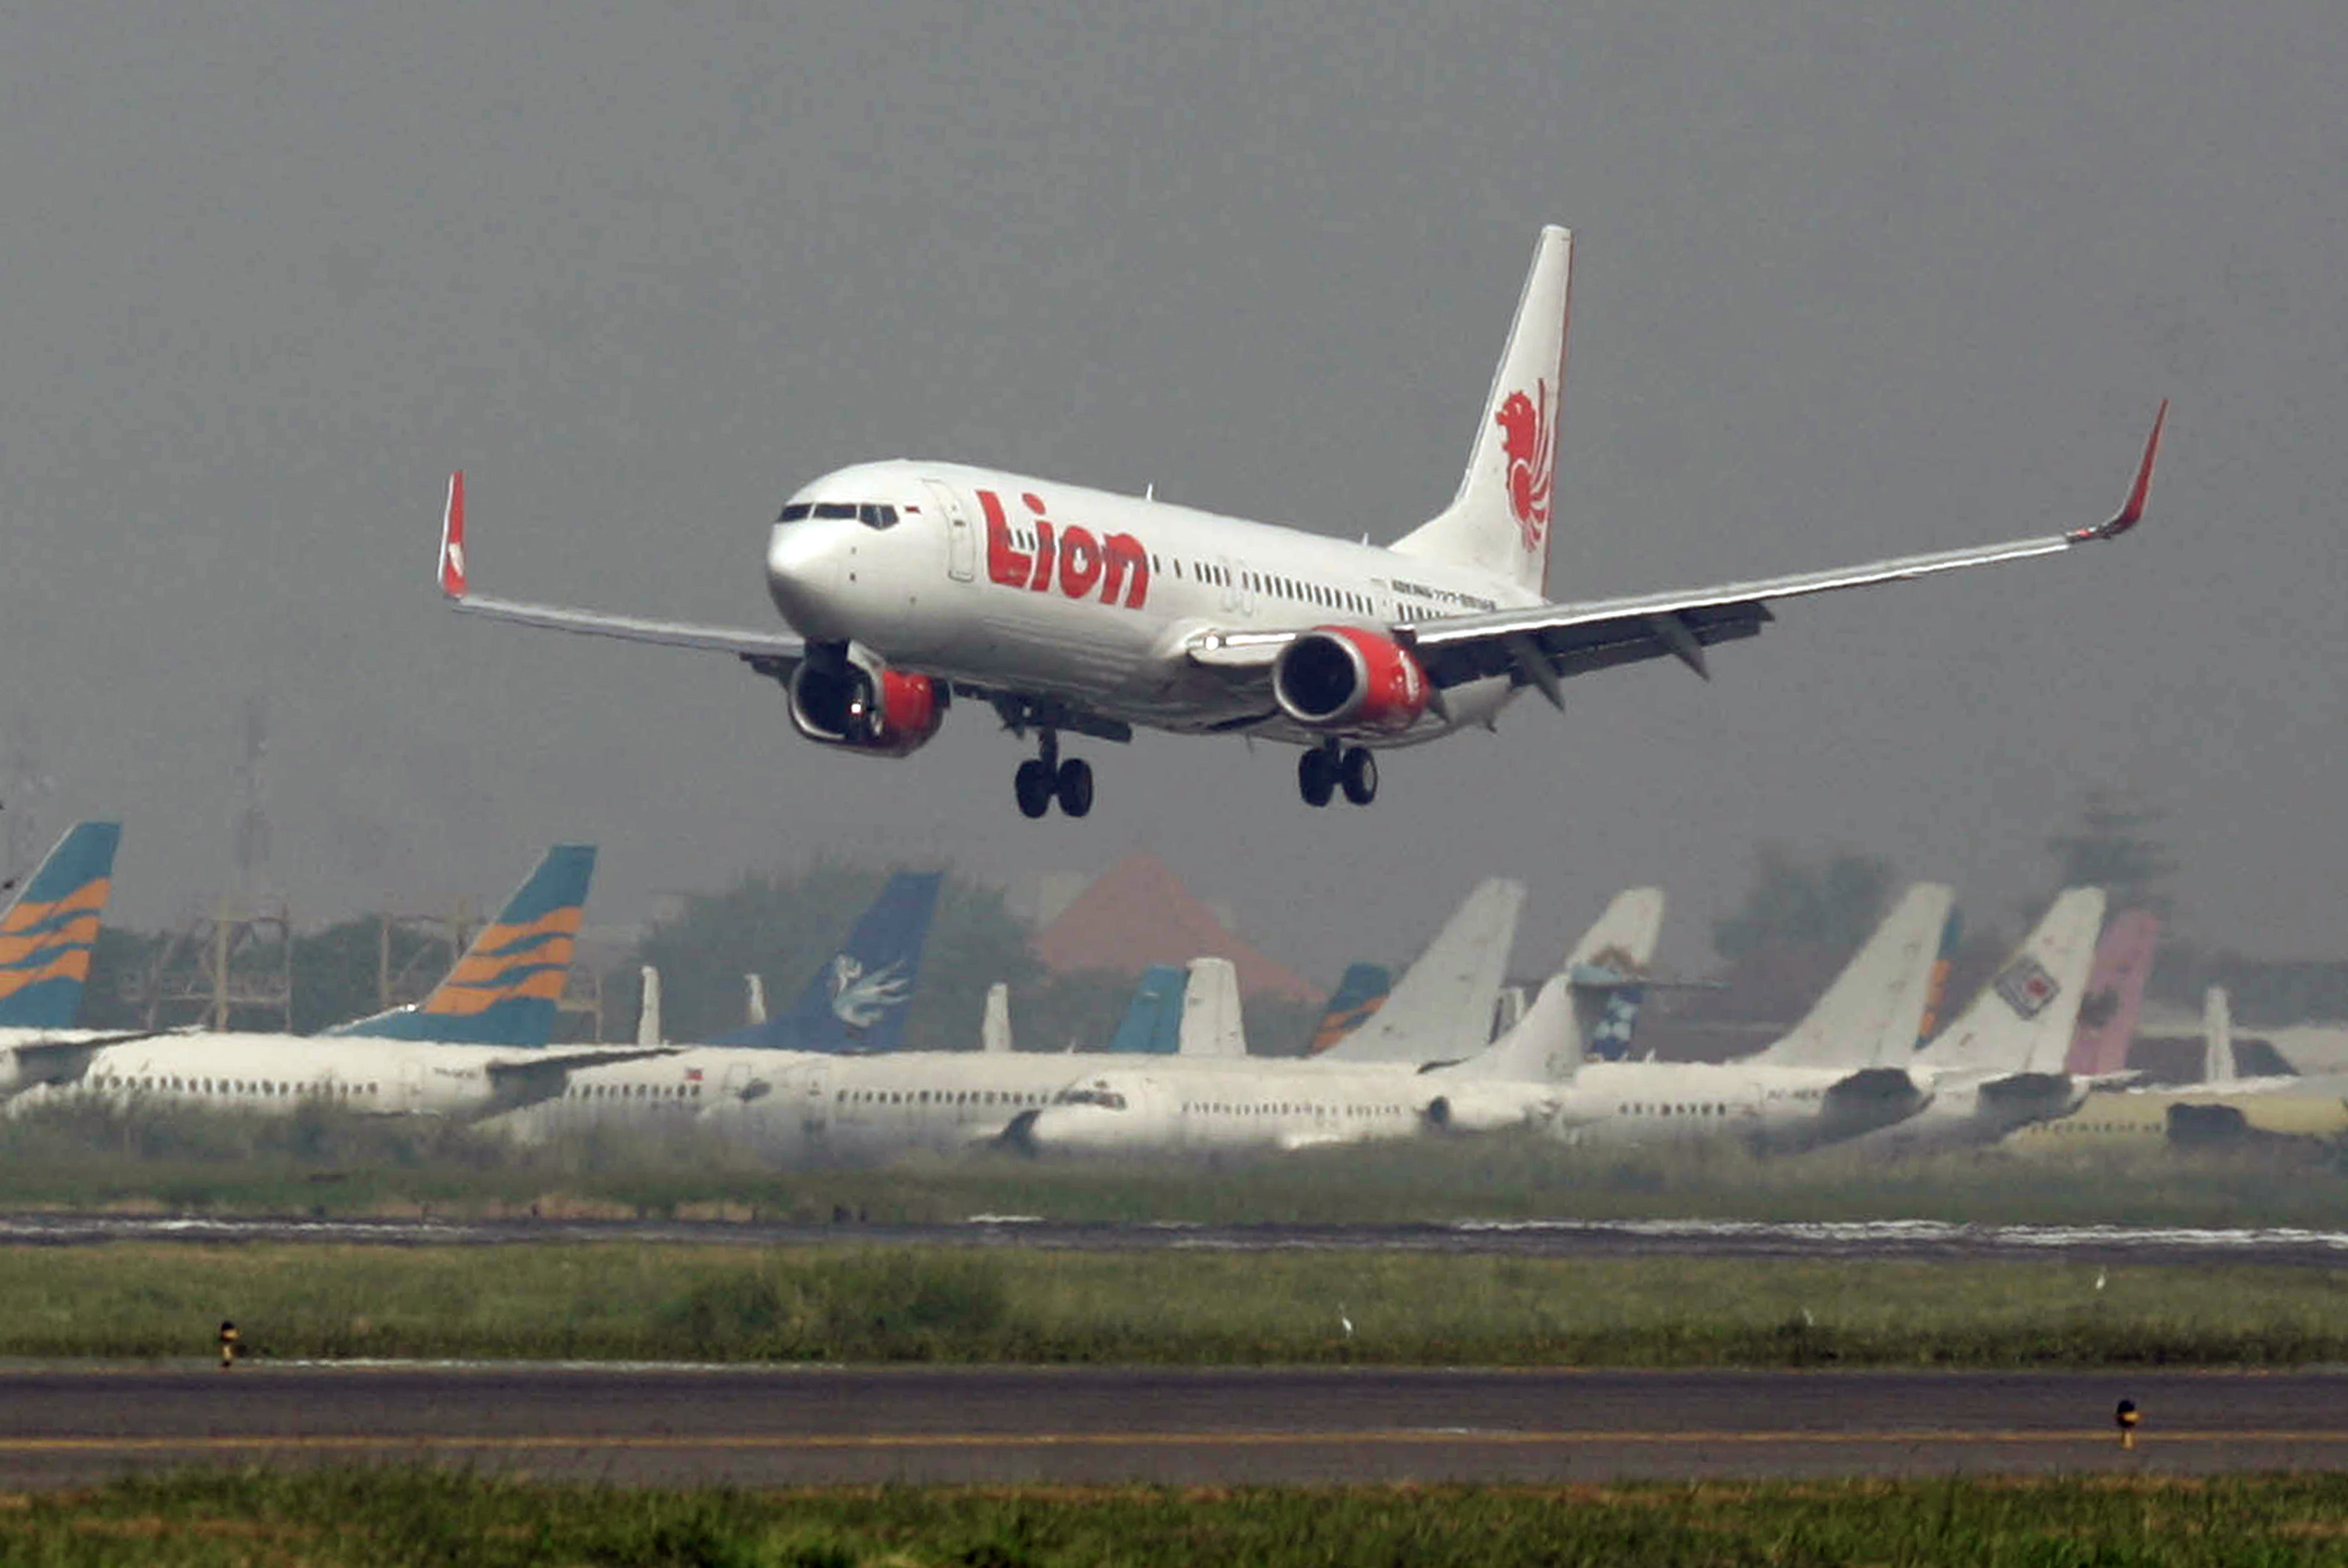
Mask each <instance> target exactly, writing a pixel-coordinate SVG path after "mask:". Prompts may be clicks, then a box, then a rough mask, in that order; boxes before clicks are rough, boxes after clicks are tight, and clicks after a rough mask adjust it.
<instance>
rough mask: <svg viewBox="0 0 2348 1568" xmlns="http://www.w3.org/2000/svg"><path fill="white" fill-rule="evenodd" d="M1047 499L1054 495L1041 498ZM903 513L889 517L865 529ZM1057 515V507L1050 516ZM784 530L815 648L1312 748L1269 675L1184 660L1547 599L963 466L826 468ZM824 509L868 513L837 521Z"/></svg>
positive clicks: (775, 578)
mask: <svg viewBox="0 0 2348 1568" xmlns="http://www.w3.org/2000/svg"><path fill="white" fill-rule="evenodd" d="M1031 501H1032V502H1033V503H1035V504H1033V505H1031V504H1030V503H1031ZM801 507H806V508H808V509H809V515H808V516H804V517H796V518H791V519H790V520H787V521H784V522H781V523H778V525H777V526H776V528H775V530H774V535H773V538H772V541H771V543H770V544H769V546H768V548H767V587H768V590H769V592H770V593H771V594H772V596H773V598H774V600H775V603H776V605H777V607H778V608H779V609H780V610H782V612H783V615H784V618H785V619H786V620H788V621H789V622H790V623H791V626H792V627H793V629H794V630H798V632H799V633H801V634H802V635H803V636H805V637H807V638H808V639H809V640H810V641H818V642H845V641H854V642H856V643H859V644H860V645H862V646H864V647H866V648H869V649H870V650H872V651H874V652H876V653H878V654H880V656H881V657H882V658H883V659H885V660H886V661H888V662H889V663H890V665H891V667H894V668H901V669H904V670H907V671H918V672H921V673H923V674H928V675H932V676H938V677H943V678H946V679H949V680H954V681H961V682H968V683H971V684H973V685H979V686H984V687H988V688H991V689H995V690H1003V689H1010V690H1015V691H1019V692H1030V693H1037V694H1043V695H1048V696H1053V697H1058V698H1061V699H1064V700H1066V701H1067V702H1071V703H1073V704H1075V705H1077V706H1079V707H1081V708H1082V709H1084V710H1085V711H1086V712H1092V713H1097V714H1099V715H1101V716H1103V717H1107V718H1111V719H1121V720H1124V721H1126V722H1128V723H1133V724H1137V725H1146V726H1150V727H1154V728H1158V729H1165V730H1174V731H1181V732H1188V733H1199V732H1206V731H1231V730H1237V731H1242V732H1245V733H1254V734H1262V735H1267V736H1272V737H1275V738H1280V739H1286V740H1292V741H1296V742H1300V743H1306V744H1310V743H1313V742H1316V741H1319V740H1321V739H1323V738H1324V736H1325V735H1326V734H1327V733H1328V732H1326V731H1323V730H1319V729H1308V728H1305V727H1303V726H1301V725H1297V724H1295V723H1292V722H1291V721H1290V720H1289V719H1287V718H1286V717H1285V716H1284V715H1282V713H1280V712H1278V711H1277V710H1276V709H1274V708H1272V705H1271V704H1269V703H1268V702H1265V701H1264V696H1263V691H1262V685H1261V683H1260V682H1257V683H1253V684H1249V683H1235V682H1231V681H1228V680H1226V679H1225V678H1224V677H1223V676H1221V675H1220V674H1219V673H1218V672H1216V671H1212V670H1209V669H1201V668H1197V667H1194V666H1192V665H1191V664H1189V662H1188V661H1185V660H1183V659H1181V658H1179V657H1178V656H1177V655H1178V653H1179V650H1180V649H1181V648H1182V646H1183V645H1184V642H1185V640H1186V639H1187V638H1189V637H1191V636H1194V635H1199V634H1203V633H1205V632H1207V631H1208V630H1210V629H1211V630H1215V631H1218V632H1221V633H1245V632H1247V631H1250V630H1293V629H1295V628H1298V627H1300V626H1316V625H1331V626H1354V627H1363V628H1369V629H1374V630H1378V631H1380V632H1381V633H1382V634H1383V633H1384V632H1385V630H1386V629H1387V628H1389V627H1391V626H1393V625H1395V624H1397V623H1403V622H1409V621H1413V620H1433V619H1437V618H1438V617H1443V616H1456V615H1466V614H1472V613H1475V612H1478V611H1480V610H1494V609H1515V608H1521V607H1525V606H1528V605H1535V604H1539V603H1540V602H1541V598H1540V595H1539V594H1536V593H1531V592H1529V591H1527V590H1525V589H1521V588H1518V587H1516V586H1514V585H1513V584H1511V583H1509V582H1507V581H1504V580H1502V579H1498V578H1495V577H1492V576H1490V575H1488V574H1486V573H1484V572H1480V571H1477V570H1474V569H1467V568H1462V567H1459V566H1457V565H1447V564H1445V563H1443V562H1441V561H1437V560H1433V559H1426V558H1422V557H1415V556H1403V555H1398V554H1396V553H1395V552H1394V551H1391V550H1387V549H1384V548H1378V547H1376V546H1374V545H1368V544H1354V543H1351V542H1349V541H1346V540H1344V539H1337V538H1328V537H1326V536H1324V535H1320V534H1312V533H1304V532H1301V531H1299V530H1297V529H1294V528H1280V527H1276V526H1273V525H1271V524H1265V523H1255V522H1249V521H1246V520H1245V519H1242V518H1227V517H1220V516H1218V515H1216V514H1214V513H1211V512H1201V511H1195V510H1193V509H1191V508H1189V507H1176V506H1169V505H1168V504H1166V503H1164V502H1159V501H1154V500H1148V499H1143V498H1140V497H1132V496H1119V495H1115V494H1112V493H1110V492H1108V491H1105V490H1093V489H1086V488H1084V487H1079V486H1075V485H1064V484H1057V483H1054V482H1051V481H1048V480H1044V479H1036V478H1030V477H1025V476H1022V475H1016V474H1007V473H1003V472H999V471H997V470H994V469H987V468H973V467H965V466H960V465H956V464H946V463H913V462H907V461H894V462H886V463H871V464H864V465H860V466H856V467H850V468H843V469H839V470H838V471H837V472H834V473H831V474H827V475H825V476H824V477H821V478H819V479H818V480H816V481H815V482H814V483H813V484H810V485H808V487H806V488H805V489H803V490H801V491H800V492H798V495H796V496H794V497H792V498H791V505H790V510H792V511H794V512H796V511H798V509H799V508H801ZM879 507H891V508H893V509H894V517H895V518H896V520H895V521H894V522H893V523H892V524H891V525H890V526H888V527H886V528H878V527H873V526H870V525H869V524H868V523H866V522H865V521H863V520H862V517H863V515H864V514H865V513H866V512H867V511H871V510H874V509H877V508H879ZM1038 507H1040V510H1039V509H1038ZM823 508H829V509H831V510H833V511H835V512H837V511H842V510H847V511H851V512H854V513H856V514H857V515H853V516H846V517H841V516H829V517H826V516H819V515H814V514H815V512H817V511H818V510H820V509H823ZM1510 692H1511V688H1510V684H1509V682H1508V681H1507V680H1505V679H1496V680H1489V681H1480V682H1468V683H1467V684H1464V685H1460V686H1455V687H1453V688H1451V689H1449V690H1448V691H1447V692H1445V694H1444V695H1445V704H1444V707H1445V712H1446V713H1447V715H1448V716H1447V718H1446V717H1438V716H1437V715H1436V714H1435V713H1433V712H1428V713H1426V714H1425V715H1423V716H1422V717H1421V718H1420V719H1419V720H1418V722H1417V723H1416V724H1414V725H1412V726H1411V727H1410V728H1408V729H1406V730H1403V731H1400V732H1397V733H1384V734H1377V735H1368V734H1365V735H1364V736H1362V737H1361V738H1362V739H1364V740H1365V741H1370V742H1374V743H1378V744H1385V745H1402V744H1410V743H1416V742H1419V741H1425V740H1429V739H1432V738H1434V737H1435V736H1436V735H1438V734H1441V733H1445V732H1447V731H1448V730H1451V729H1456V728H1458V727H1461V726H1463V725H1467V724H1470V723H1475V724H1480V723H1484V722H1485V721H1486V720H1488V719H1489V718H1490V717H1491V716H1492V715H1493V714H1495V713H1497V712H1498V711H1499V709H1500V708H1501V707H1502V706H1503V705H1504V704H1505V703H1506V702H1507V700H1508V698H1509V695H1510Z"/></svg>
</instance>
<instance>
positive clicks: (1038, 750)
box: [1011, 730, 1093, 817]
mask: <svg viewBox="0 0 2348 1568" xmlns="http://www.w3.org/2000/svg"><path fill="white" fill-rule="evenodd" d="M1011 784H1012V788H1013V790H1014V792H1015V793H1016V794H1018V796H1019V813H1020V815H1022V816H1030V817H1035V816H1041V815H1044V814H1045V812H1047V811H1049V810H1051V809H1052V803H1053V802H1054V801H1058V802H1059V803H1060V809H1061V810H1062V811H1064V812H1066V813H1067V815H1070V816H1082V815H1085V814H1086V812H1089V811H1090V810H1092V808H1093V765H1092V764H1090V763H1088V762H1086V761H1085V759H1084V758H1082V757H1070V758H1068V759H1067V760H1066V762H1063V761H1061V760H1060V737H1059V734H1058V733H1057V732H1056V731H1053V730H1038V731H1037V732H1036V734H1035V755H1034V756H1032V757H1030V758H1028V759H1027V760H1026V761H1025V762H1024V763H1021V764H1019V771H1018V772H1017V773H1016V774H1013V775H1012V780H1011Z"/></svg>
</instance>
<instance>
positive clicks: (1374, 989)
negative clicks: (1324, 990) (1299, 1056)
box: [1305, 964, 1394, 1056]
mask: <svg viewBox="0 0 2348 1568" xmlns="http://www.w3.org/2000/svg"><path fill="white" fill-rule="evenodd" d="M1393 990H1394V971H1393V970H1391V969H1389V968H1386V967H1385V965H1384V964H1347V965H1346V966H1345V972H1344V974H1343V975H1342V976H1340V977H1339V978H1338V980H1337V989H1335V990H1334V991H1332V992H1331V993H1330V995H1329V1001H1328V1005H1327V1006H1325V1007H1323V1009H1321V1021H1320V1022H1319V1023H1316V1024H1314V1025H1313V1043H1312V1044H1311V1045H1310V1046H1309V1047H1307V1048H1306V1050H1305V1054H1306V1055H1307V1056H1318V1055H1320V1054H1321V1053H1322V1052H1323V1051H1324V1050H1328V1049H1329V1048H1330V1047H1331V1046H1333V1045H1334V1044H1336V1043H1337V1042H1338V1041H1339V1040H1343V1039H1344V1038H1345V1037H1346V1036H1347V1035H1349V1034H1351V1033H1353V1032H1354V1030H1357V1029H1359V1028H1361V1027H1362V1026H1363V1025H1364V1024H1365V1023H1367V1022H1369V1021H1370V1015H1371V1014H1373V1013H1375V1012H1376V1011H1377V1010H1378V1009H1380V1008H1382V1007H1384V1006H1385V1004H1386V997H1387V996H1388V995H1389V994H1390V993H1391V992H1392V991H1393Z"/></svg>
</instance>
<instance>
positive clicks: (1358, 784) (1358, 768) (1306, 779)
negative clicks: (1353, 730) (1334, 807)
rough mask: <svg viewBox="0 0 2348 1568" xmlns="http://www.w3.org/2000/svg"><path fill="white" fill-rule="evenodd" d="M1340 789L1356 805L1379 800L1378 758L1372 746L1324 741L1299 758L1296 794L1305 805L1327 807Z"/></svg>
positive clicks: (1297, 760)
mask: <svg viewBox="0 0 2348 1568" xmlns="http://www.w3.org/2000/svg"><path fill="white" fill-rule="evenodd" d="M1340 788H1342V789H1344V792H1345V798H1346V799H1347V800H1349V801H1352V802H1353V803H1354V804H1355V805H1367V804H1370V802H1372V801H1374V800H1375V799H1377V798H1378V759H1377V758H1376V757H1375V756H1373V755H1371V754H1370V749H1369V747H1367V746H1345V747H1343V748H1341V747H1339V745H1338V744H1337V743H1336V742H1334V741H1325V742H1323V743H1321V744H1320V745H1317V746H1314V747H1313V748H1312V749H1311V750H1309V751H1307V752H1306V753H1304V754H1303V756H1300V757H1298V758H1297V759H1296V793H1297V794H1301V795H1303V797H1304V804H1307V805H1312V806H1322V805H1327V804H1329V802H1330V801H1331V800H1332V799H1333V798H1334V796H1335V795H1336V793H1337V791H1338V790H1339V789H1340Z"/></svg>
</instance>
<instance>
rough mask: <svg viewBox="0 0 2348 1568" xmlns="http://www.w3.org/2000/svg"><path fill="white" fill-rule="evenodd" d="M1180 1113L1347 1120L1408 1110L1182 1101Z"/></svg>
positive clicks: (1348, 1106) (1396, 1106) (1281, 1103)
mask: <svg viewBox="0 0 2348 1568" xmlns="http://www.w3.org/2000/svg"><path fill="white" fill-rule="evenodd" d="M1182 1113H1183V1114H1184V1115H1186V1116H1340V1117H1344V1118H1345V1119H1347V1120H1354V1119H1368V1118H1373V1117H1379V1116H1407V1115H1409V1114H1410V1111H1409V1108H1408V1107H1407V1106H1402V1105H1305V1104H1297V1103H1294V1102H1289V1101H1273V1102H1270V1103H1268V1104H1262V1105H1238V1104H1233V1103H1231V1102H1227V1101H1219V1100H1200V1101H1185V1102H1183V1105H1182Z"/></svg>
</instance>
